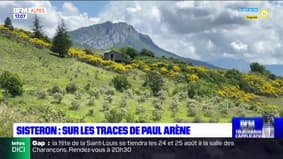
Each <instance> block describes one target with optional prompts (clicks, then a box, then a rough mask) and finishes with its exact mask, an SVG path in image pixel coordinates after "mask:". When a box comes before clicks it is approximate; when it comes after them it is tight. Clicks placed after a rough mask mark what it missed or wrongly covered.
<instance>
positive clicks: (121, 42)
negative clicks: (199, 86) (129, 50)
mask: <svg viewBox="0 0 283 159" xmlns="http://www.w3.org/2000/svg"><path fill="white" fill-rule="evenodd" d="M69 35H70V37H71V39H72V41H73V44H74V45H77V46H80V47H85V48H95V49H99V50H105V49H108V48H109V47H122V46H129V47H133V48H136V49H137V50H141V49H143V48H146V49H149V50H151V51H153V52H154V53H155V55H156V56H159V57H161V56H165V57H173V58H178V59H182V60H184V61H186V62H189V63H192V64H194V65H201V66H206V67H211V68H217V67H215V66H213V65H211V64H208V63H206V62H202V61H198V60H194V59H190V58H184V57H181V56H178V55H176V54H175V53H172V52H169V51H166V50H164V49H162V48H160V47H158V46H157V45H156V44H155V43H154V42H153V41H152V39H151V38H150V37H149V36H148V35H145V34H142V33H139V32H137V31H136V30H135V28H134V27H133V26H131V25H129V24H127V23H122V22H120V23H112V22H105V23H101V24H96V25H92V26H88V27H83V28H79V29H77V30H74V31H70V32H69Z"/></svg>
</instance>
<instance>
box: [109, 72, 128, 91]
mask: <svg viewBox="0 0 283 159" xmlns="http://www.w3.org/2000/svg"><path fill="white" fill-rule="evenodd" d="M112 83H113V85H114V87H115V89H116V90H117V91H120V92H123V91H124V90H126V89H128V88H130V87H131V85H130V83H129V82H128V79H127V77H126V76H124V75H118V76H116V77H114V78H113V79H112Z"/></svg>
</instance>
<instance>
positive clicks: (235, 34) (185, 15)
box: [0, 1, 283, 64]
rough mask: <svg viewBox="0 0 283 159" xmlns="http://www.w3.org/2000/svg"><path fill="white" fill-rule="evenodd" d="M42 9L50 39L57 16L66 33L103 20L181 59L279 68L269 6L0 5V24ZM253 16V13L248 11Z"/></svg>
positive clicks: (282, 32)
mask: <svg viewBox="0 0 283 159" xmlns="http://www.w3.org/2000/svg"><path fill="white" fill-rule="evenodd" d="M35 6H41V7H45V8H47V12H48V13H47V14H43V15H40V18H41V20H42V23H43V25H44V31H45V33H46V34H48V35H49V36H53V35H54V31H55V30H56V25H57V23H58V21H59V20H60V18H63V19H64V20H65V22H66V23H67V26H68V28H69V29H70V30H74V29H77V28H79V27H82V26H89V25H93V24H97V23H102V22H105V21H112V22H127V23H128V24H131V25H133V26H134V27H135V28H136V29H137V30H138V31H139V32H142V33H145V34H148V35H149V36H150V37H151V38H152V39H153V41H154V42H155V43H156V44H157V45H158V46H160V47H161V48H164V49H166V50H168V51H171V52H174V53H177V54H179V55H181V56H184V57H190V58H194V59H198V60H202V61H209V62H215V61H219V60H222V59H227V61H229V60H236V61H237V60H238V61H244V62H253V61H257V62H260V63H263V64H283V52H282V47H283V46H282V45H283V40H282V39H283V22H282V19H283V9H282V4H281V3H269V2H236V1H233V2H223V1H221V2H215V1H214V2H204V1H179V2H174V1H172V2H158V1H155V2H148V1H147V2H142V1H137V2H132V1H131V2H129V1H113V2H109V1H96V2H86V1H84V2H76V1H69V2H64V1H60V2H50V1H26V2H23V1H22V2H13V1H7V2H3V1H1V2H0V20H1V22H3V21H4V19H5V17H7V16H11V15H12V8H14V7H27V8H28V7H35ZM241 7H258V8H259V9H268V10H269V17H268V18H266V19H263V18H259V19H258V20H253V21H248V20H246V19H245V18H244V17H245V15H251V14H252V13H247V12H246V13H244V12H239V8H241ZM253 14H257V15H258V13H253ZM31 20H32V19H31V18H29V19H28V20H14V21H13V23H14V25H15V26H18V27H22V28H25V29H30V28H31Z"/></svg>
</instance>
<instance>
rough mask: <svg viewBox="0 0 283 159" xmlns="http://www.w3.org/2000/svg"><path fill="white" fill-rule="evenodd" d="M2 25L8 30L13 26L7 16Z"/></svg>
mask: <svg viewBox="0 0 283 159" xmlns="http://www.w3.org/2000/svg"><path fill="white" fill-rule="evenodd" d="M4 27H6V28H9V29H10V30H13V29H14V27H13V25H12V21H11V19H10V18H9V17H7V18H6V19H5V21H4Z"/></svg>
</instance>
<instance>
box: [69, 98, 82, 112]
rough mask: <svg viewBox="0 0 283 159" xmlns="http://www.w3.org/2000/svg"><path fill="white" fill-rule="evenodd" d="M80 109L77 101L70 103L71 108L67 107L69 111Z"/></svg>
mask: <svg viewBox="0 0 283 159" xmlns="http://www.w3.org/2000/svg"><path fill="white" fill-rule="evenodd" d="M79 108H80V102H79V101H77V100H74V101H72V103H71V106H70V107H69V109H70V110H78V109H79Z"/></svg>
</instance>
